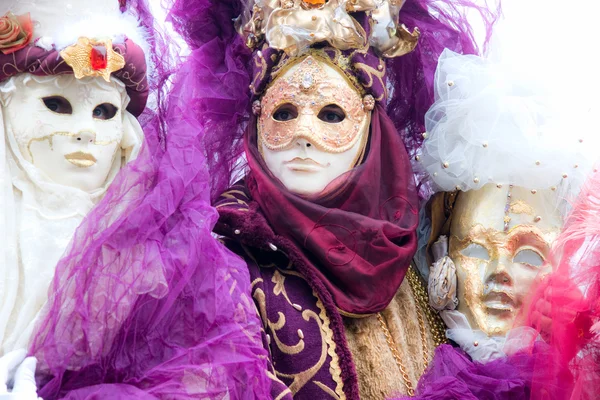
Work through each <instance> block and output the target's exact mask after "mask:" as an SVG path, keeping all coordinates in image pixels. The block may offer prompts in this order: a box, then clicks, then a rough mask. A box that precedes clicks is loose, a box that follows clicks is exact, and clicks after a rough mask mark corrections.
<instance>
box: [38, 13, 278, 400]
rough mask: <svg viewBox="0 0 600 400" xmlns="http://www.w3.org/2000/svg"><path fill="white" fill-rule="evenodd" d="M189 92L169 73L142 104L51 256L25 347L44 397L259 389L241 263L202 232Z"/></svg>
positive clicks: (199, 169)
mask: <svg viewBox="0 0 600 400" xmlns="http://www.w3.org/2000/svg"><path fill="white" fill-rule="evenodd" d="M134 5H135V7H138V9H139V10H142V11H144V10H145V12H147V8H144V7H147V5H146V3H145V2H139V3H134ZM149 15H150V14H149V13H147V14H146V16H149ZM144 23H146V24H148V23H151V21H149V20H145V21H144ZM154 40H155V41H156V42H155V43H154V44H155V46H156V45H157V43H158V42H159V41H160V37H158V36H156V37H154ZM155 48H158V47H155ZM154 61H155V62H156V63H157V65H155V69H154V71H155V78H159V79H161V81H162V82H164V79H166V77H167V75H168V70H169V67H168V66H167V65H163V64H160V63H162V62H163V61H164V60H161V58H160V57H158V56H156V57H154ZM161 81H159V82H157V81H156V80H154V83H153V84H154V85H155V86H154V88H155V89H156V90H157V91H158V92H159V93H160V89H161ZM193 93H194V87H189V86H187V85H186V84H185V80H179V81H178V82H177V83H176V84H175V85H174V87H173V89H172V92H171V93H170V95H169V98H168V99H167V100H168V101H166V102H165V103H164V104H163V103H162V102H161V101H160V98H159V108H158V110H159V112H158V113H157V114H152V113H150V112H147V113H145V114H144V115H143V118H144V119H143V122H144V124H143V126H144V133H145V143H144V145H143V147H142V150H141V152H140V155H139V156H138V158H137V159H136V160H135V161H133V162H131V163H129V164H128V165H127V166H125V167H124V168H123V169H122V170H121V171H120V173H119V174H118V176H117V177H116V179H115V180H114V182H113V183H112V184H111V186H110V188H109V190H108V192H107V193H106V195H105V197H104V198H103V199H102V201H101V202H100V203H99V204H98V205H97V206H96V207H95V208H94V209H93V210H92V211H91V212H90V214H88V216H87V217H86V219H85V220H84V221H83V222H82V224H81V225H80V226H79V228H78V229H77V231H76V232H75V235H74V237H73V240H72V241H71V243H70V245H69V247H68V249H67V251H66V252H65V255H64V256H63V258H62V259H61V261H60V262H59V263H58V265H57V267H56V273H55V277H54V280H53V282H52V284H51V286H50V288H49V292H48V304H47V306H46V308H45V314H44V317H43V319H42V320H41V321H40V322H39V323H38V325H37V327H36V332H35V335H34V337H33V340H32V344H31V347H30V353H32V354H33V355H35V356H37V357H38V360H39V363H38V375H39V376H38V384H39V386H40V390H39V395H40V396H41V397H43V398H44V399H46V400H49V399H56V398H68V399H100V398H101V399H109V398H110V399H135V398H139V399H154V398H156V399H164V398H167V399H198V398H207V399H222V398H229V399H255V398H268V393H269V387H270V386H269V385H270V384H269V380H268V378H267V377H266V374H265V371H266V361H265V360H266V352H265V350H264V348H263V346H262V342H261V336H260V321H259V320H258V316H257V313H256V310H255V307H254V304H253V302H252V300H251V298H250V297H249V295H248V294H249V293H250V281H249V275H248V271H247V268H246V266H245V264H244V263H243V261H242V260H241V259H239V257H237V256H235V255H233V254H232V253H230V252H229V251H228V250H227V249H225V248H224V246H223V245H222V244H221V243H219V242H218V241H217V240H216V239H215V238H214V237H213V236H212V234H211V232H212V229H213V226H214V224H215V222H216V220H217V213H216V211H215V210H214V208H212V207H211V206H210V179H209V178H210V177H209V172H208V169H207V160H206V157H205V155H204V151H203V141H204V135H205V130H203V129H201V128H200V127H199V126H198V125H197V121H196V119H195V118H188V116H190V111H189V110H188V109H187V104H186V103H185V101H184V100H182V99H186V98H189V97H190V96H191V95H192V94H193ZM164 127H168V129H169V132H168V134H167V135H164V131H163V129H164Z"/></svg>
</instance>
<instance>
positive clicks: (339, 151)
mask: <svg viewBox="0 0 600 400" xmlns="http://www.w3.org/2000/svg"><path fill="white" fill-rule="evenodd" d="M370 116H371V111H368V110H365V107H364V106H363V99H362V98H361V96H360V94H359V93H358V92H357V90H356V89H355V88H354V87H352V86H351V84H350V83H349V82H348V80H347V79H346V78H345V76H344V75H343V73H342V72H341V71H338V70H337V69H336V68H334V67H333V66H331V65H329V64H327V63H325V62H322V61H320V60H317V59H315V58H313V57H311V56H308V57H306V58H304V59H303V60H302V61H301V62H298V63H296V64H294V65H292V66H291V67H290V68H288V69H287V71H285V73H284V74H283V75H281V76H280V77H278V78H277V79H276V80H275V81H274V82H273V84H272V85H271V87H269V89H268V90H267V92H266V93H265V96H264V97H263V99H262V101H261V115H260V117H259V121H258V131H259V143H258V146H259V149H260V151H261V153H262V155H263V158H264V160H265V163H266V164H267V167H268V168H269V170H270V171H271V173H272V174H273V175H274V176H275V177H276V178H277V179H279V180H280V181H281V182H282V183H283V185H284V186H285V187H286V188H287V189H288V190H290V191H291V192H293V193H297V194H303V195H314V194H318V193H320V192H322V191H323V190H324V189H325V188H326V187H327V185H329V184H330V183H331V182H332V181H333V180H334V179H335V178H337V177H339V176H340V175H342V174H343V173H345V172H347V171H348V170H350V169H352V168H353V167H354V166H355V165H356V164H357V162H358V161H359V159H360V157H361V156H362V154H363V152H364V147H365V142H366V139H367V136H368V130H369V124H370V121H371V119H370Z"/></svg>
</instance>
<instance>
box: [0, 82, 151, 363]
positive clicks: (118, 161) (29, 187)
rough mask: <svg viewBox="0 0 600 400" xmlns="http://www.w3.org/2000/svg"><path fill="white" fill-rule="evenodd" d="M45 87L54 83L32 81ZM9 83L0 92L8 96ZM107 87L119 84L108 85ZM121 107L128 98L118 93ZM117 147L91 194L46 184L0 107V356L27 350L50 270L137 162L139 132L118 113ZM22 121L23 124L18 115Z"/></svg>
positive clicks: (129, 117)
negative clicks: (120, 135) (104, 177)
mask: <svg viewBox="0 0 600 400" xmlns="http://www.w3.org/2000/svg"><path fill="white" fill-rule="evenodd" d="M32 78H33V79H39V80H40V81H44V82H46V81H51V80H52V79H54V77H32ZM13 79H18V77H15V78H11V79H10V80H8V81H7V82H4V83H3V84H2V85H0V92H3V94H6V93H7V92H9V91H10V90H14V85H13V82H12V81H13ZM112 84H116V85H118V86H119V87H121V86H123V84H122V83H121V82H120V81H118V80H115V79H113V82H112ZM121 92H122V96H125V98H124V99H123V101H124V104H125V105H126V104H127V103H128V101H129V98H128V96H127V94H126V92H125V90H124V88H122V91H121ZM122 116H123V132H124V135H123V142H122V145H121V147H122V148H121V149H119V150H118V151H117V154H116V156H115V158H114V161H113V165H112V167H111V171H110V173H109V175H108V178H107V180H106V182H105V183H104V185H103V186H102V187H101V188H99V189H97V190H95V191H93V192H91V193H88V192H85V191H83V190H80V189H78V188H75V187H70V186H65V185H60V184H57V183H54V182H52V181H51V180H50V179H49V178H48V177H47V176H46V174H44V172H43V171H41V170H39V169H38V168H36V167H35V166H34V165H33V164H32V163H31V162H29V161H27V160H26V159H25V157H24V156H23V154H21V151H20V149H19V145H18V144H17V141H16V139H15V137H14V135H13V133H12V132H10V131H9V130H7V129H6V124H5V117H4V116H3V114H2V107H0V184H1V186H0V240H1V241H2V246H0V264H2V268H0V354H6V353H7V352H9V351H11V350H13V349H18V348H27V346H28V344H29V339H30V337H31V335H32V333H33V330H34V327H35V324H36V322H37V320H38V318H39V317H40V315H41V314H42V309H43V307H44V304H45V303H46V300H47V296H48V289H49V286H50V282H51V281H52V279H53V277H54V270H55V267H56V265H57V263H58V261H59V260H60V258H61V256H62V255H63V253H64V252H65V250H66V249H67V247H68V246H69V243H70V241H71V239H72V237H73V234H74V233H75V230H76V229H77V227H78V226H79V225H80V223H81V221H82V220H83V219H84V218H85V216H86V214H87V213H88V212H89V211H90V210H91V209H92V207H94V205H95V204H96V203H97V202H98V201H100V199H101V198H102V196H103V194H104V193H105V191H106V189H107V188H108V186H109V185H110V183H111V182H112V180H113V179H114V178H115V176H116V175H117V173H118V172H119V170H120V168H121V166H122V165H124V163H126V162H129V161H131V160H133V159H135V157H136V156H137V154H138V152H139V150H140V147H141V145H142V142H143V131H142V128H141V126H140V124H139V122H138V121H137V119H136V118H135V117H134V116H133V115H131V114H130V113H129V112H127V111H125V110H124V107H123V113H122ZM23 118H28V116H27V115H23Z"/></svg>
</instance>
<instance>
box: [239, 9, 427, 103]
mask: <svg viewBox="0 0 600 400" xmlns="http://www.w3.org/2000/svg"><path fill="white" fill-rule="evenodd" d="M402 4H403V2H401V1H387V0H379V1H374V0H271V1H263V0H255V1H254V2H252V3H251V10H248V12H247V14H250V19H249V21H248V22H246V23H245V24H243V25H241V26H240V28H239V31H240V33H241V34H242V35H243V37H244V39H245V43H246V45H247V46H248V47H249V48H251V49H254V50H256V51H255V54H254V57H253V64H252V65H253V71H254V77H253V80H252V84H251V85H250V89H251V91H252V93H253V94H254V95H255V96H260V95H261V94H262V92H263V91H264V90H265V88H266V87H267V85H268V83H269V82H271V81H272V80H274V79H275V78H276V77H277V76H278V75H279V74H280V71H281V70H282V69H284V68H285V66H286V65H288V64H289V63H292V62H294V61H295V60H296V59H297V58H298V57H302V56H303V55H305V54H306V53H310V54H311V55H312V56H313V57H318V58H319V59H321V60H322V61H325V62H328V63H331V64H334V65H336V66H337V67H338V68H339V69H341V70H342V71H343V72H344V74H345V75H346V76H347V77H348V78H349V80H350V81H351V82H352V83H353V85H354V86H355V87H356V88H357V90H358V91H359V92H360V93H362V94H370V95H372V96H373V97H374V98H375V100H376V101H379V102H383V103H385V101H386V100H387V94H388V93H387V90H388V89H387V83H386V65H385V62H384V61H383V58H393V57H397V56H402V55H405V54H408V53H410V52H411V51H413V50H414V49H415V47H416V46H417V42H418V39H419V30H418V29H417V28H415V30H414V32H413V33H410V32H409V31H408V29H407V28H406V27H405V26H404V25H399V23H398V15H399V11H400V8H401V7H402Z"/></svg>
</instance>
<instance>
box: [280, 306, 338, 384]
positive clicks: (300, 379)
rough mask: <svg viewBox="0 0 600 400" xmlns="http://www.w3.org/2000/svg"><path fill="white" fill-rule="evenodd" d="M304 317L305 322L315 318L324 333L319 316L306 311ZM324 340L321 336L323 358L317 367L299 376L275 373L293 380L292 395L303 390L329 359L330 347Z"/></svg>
mask: <svg viewBox="0 0 600 400" xmlns="http://www.w3.org/2000/svg"><path fill="white" fill-rule="evenodd" d="M302 317H303V318H304V320H305V321H308V320H309V319H310V318H313V319H314V320H315V321H316V322H317V324H318V325H319V330H320V331H323V324H322V322H321V320H320V319H319V316H318V315H317V314H316V313H315V312H314V311H312V310H304V311H303V312H302ZM323 339H324V338H323V335H321V357H320V358H319V361H317V363H316V364H315V365H313V366H312V367H310V368H309V369H307V370H305V371H302V372H300V373H298V374H284V373H282V372H279V371H276V372H275V373H276V374H277V375H278V376H281V377H284V378H288V379H293V382H292V384H291V385H290V386H289V388H290V390H291V391H292V394H296V393H298V391H299V390H300V389H302V387H304V385H306V384H307V383H308V382H309V381H310V379H311V378H312V377H313V376H315V374H316V373H317V372H319V370H320V369H321V367H322V366H323V364H325V360H326V359H327V347H328V346H327V343H326V341H325V340H323Z"/></svg>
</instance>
